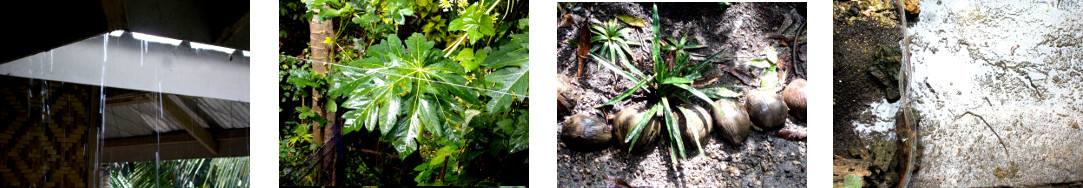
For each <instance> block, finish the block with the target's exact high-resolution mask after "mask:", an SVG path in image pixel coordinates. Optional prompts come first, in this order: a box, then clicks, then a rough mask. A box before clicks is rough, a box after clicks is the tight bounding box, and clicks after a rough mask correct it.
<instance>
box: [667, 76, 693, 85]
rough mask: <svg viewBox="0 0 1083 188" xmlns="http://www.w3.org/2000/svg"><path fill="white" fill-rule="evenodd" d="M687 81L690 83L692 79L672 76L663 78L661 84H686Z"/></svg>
mask: <svg viewBox="0 0 1083 188" xmlns="http://www.w3.org/2000/svg"><path fill="white" fill-rule="evenodd" d="M687 83H692V79H688V78H684V77H672V78H666V79H665V80H662V84H687Z"/></svg>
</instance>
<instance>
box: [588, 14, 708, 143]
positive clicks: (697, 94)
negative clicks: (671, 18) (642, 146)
mask: <svg viewBox="0 0 1083 188" xmlns="http://www.w3.org/2000/svg"><path fill="white" fill-rule="evenodd" d="M652 19H653V22H652V23H653V24H654V26H653V28H654V30H653V31H654V33H653V34H654V38H655V39H661V38H662V35H661V30H660V26H659V25H660V23H661V22H660V20H659V19H658V8H657V7H655V8H654V12H653V15H652ZM671 41H672V40H671ZM659 43H660V42H659V40H652V45H651V46H652V48H651V52H652V54H651V59H652V60H653V61H654V73H653V74H651V75H649V76H647V75H644V74H643V73H641V72H639V70H638V69H635V67H633V66H631V65H630V64H625V65H624V68H627V69H628V71H625V70H623V69H621V68H620V67H617V66H616V65H614V64H613V63H611V61H608V60H606V59H603V58H599V57H598V56H595V55H594V54H591V57H593V58H594V59H595V60H596V61H598V62H600V64H602V65H603V66H604V67H606V68H607V69H609V70H612V71H614V72H617V73H618V74H619V75H622V77H623V78H626V79H629V80H631V81H632V82H635V83H636V85H635V86H633V87H631V88H628V89H626V90H624V91H623V92H622V93H621V95H620V96H617V97H614V98H612V99H610V100H609V101H607V102H606V103H604V104H602V105H598V106H597V107H602V106H607V105H611V104H615V103H617V102H620V101H622V100H624V99H625V98H627V97H628V96H631V94H632V93H635V92H636V91H638V90H640V89H644V90H647V91H648V92H649V93H650V96H651V97H655V98H656V99H657V100H655V101H659V102H658V103H655V104H653V105H650V108H649V109H650V110H649V111H648V112H647V114H646V115H644V116H643V117H641V118H642V119H641V120H640V121H639V122H641V123H638V124H636V125H635V127H634V128H633V129H632V131H631V132H630V133H629V135H628V136H627V137H626V139H625V140H622V141H623V142H631V143H633V144H631V145H630V146H629V147H634V146H635V145H634V143H635V142H634V141H635V140H637V139H638V138H639V132H640V131H641V130H642V129H643V127H644V126H645V125H646V123H642V122H648V121H649V118H651V117H652V116H651V114H654V113H655V112H658V111H661V112H662V114H663V117H664V122H665V123H664V124H665V127H664V128H666V130H668V131H667V132H668V133H669V134H668V135H667V138H668V140H670V142H672V143H673V144H670V147H671V148H670V149H671V153H672V154H673V155H671V158H672V159H673V160H674V162H676V155H680V156H681V157H682V158H684V157H685V151H684V143H683V141H682V139H681V135H680V133H681V131H680V130H679V129H678V125H677V122H676V119H675V118H674V117H673V113H674V109H673V107H674V105H671V102H675V101H674V100H680V101H686V102H687V101H689V99H688V97H689V96H692V97H694V98H697V99H700V100H703V101H704V102H706V104H710V105H712V106H713V105H715V104H714V103H713V101H712V100H711V98H709V97H708V95H707V94H705V93H704V92H703V91H701V90H700V89H698V88H694V87H692V86H691V85H690V84H691V83H692V81H693V80H696V79H699V78H700V77H702V76H703V73H704V72H705V71H706V70H707V68H708V66H707V65H708V64H710V63H708V62H710V61H711V60H713V59H714V58H716V57H718V55H720V54H722V51H719V52H718V53H715V54H714V55H712V56H711V57H710V58H708V59H707V60H705V61H703V62H701V63H698V64H693V63H691V62H690V58H689V55H688V54H687V53H676V57H675V58H674V60H673V62H667V61H666V59H664V58H662V57H661V50H662V48H663V47H662V46H661V45H660V44H659ZM684 45H685V44H684V40H683V39H682V40H681V41H680V42H675V43H674V46H671V47H672V48H670V49H672V51H677V50H678V49H687V48H688V47H687V46H684ZM691 47H696V46H691ZM696 147H697V148H698V149H699V150H700V151H701V152H700V154H701V155H702V154H703V152H702V151H703V148H702V146H700V145H699V143H698V142H697V143H696Z"/></svg>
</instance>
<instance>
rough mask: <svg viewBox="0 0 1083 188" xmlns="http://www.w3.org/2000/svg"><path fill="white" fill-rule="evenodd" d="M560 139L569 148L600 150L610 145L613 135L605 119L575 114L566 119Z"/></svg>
mask: <svg viewBox="0 0 1083 188" xmlns="http://www.w3.org/2000/svg"><path fill="white" fill-rule="evenodd" d="M565 121H566V122H567V123H565V124H564V129H563V130H561V132H560V139H561V140H562V141H564V143H565V145H566V146H567V147H568V148H572V149H576V150H587V151H590V150H598V149H602V148H605V147H608V146H609V144H610V140H612V139H613V138H612V137H613V136H612V133H611V131H610V127H609V125H608V124H606V121H605V119H603V118H601V117H597V116H591V115H587V114H575V115H572V117H570V118H568V119H567V120H565Z"/></svg>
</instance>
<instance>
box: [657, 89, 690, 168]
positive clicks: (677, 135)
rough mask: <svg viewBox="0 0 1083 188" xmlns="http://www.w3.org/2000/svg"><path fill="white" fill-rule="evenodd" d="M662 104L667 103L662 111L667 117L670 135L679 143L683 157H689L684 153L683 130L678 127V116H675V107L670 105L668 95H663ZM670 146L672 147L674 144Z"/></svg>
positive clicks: (678, 147)
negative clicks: (672, 107)
mask: <svg viewBox="0 0 1083 188" xmlns="http://www.w3.org/2000/svg"><path fill="white" fill-rule="evenodd" d="M662 104H663V105H665V106H664V107H663V108H662V109H663V111H662V113H664V114H665V117H666V127H667V128H669V136H670V138H673V140H675V142H676V143H677V149H678V150H679V151H680V154H681V159H686V158H688V157H687V156H685V154H684V141H683V140H681V131H680V129H679V128H678V127H677V118H674V117H673V109H671V108H670V106H669V99H668V98H667V97H662ZM670 146H671V147H672V145H670Z"/></svg>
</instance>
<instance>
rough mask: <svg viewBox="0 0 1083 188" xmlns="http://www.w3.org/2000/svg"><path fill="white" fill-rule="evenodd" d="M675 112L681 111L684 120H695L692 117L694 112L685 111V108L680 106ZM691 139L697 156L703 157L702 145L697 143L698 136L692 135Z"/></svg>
mask: <svg viewBox="0 0 1083 188" xmlns="http://www.w3.org/2000/svg"><path fill="white" fill-rule="evenodd" d="M715 109H717V108H715ZM677 110H680V111H681V114H683V115H684V118H685V119H690V118H695V117H693V116H694V114H695V112H693V111H692V110H690V109H687V108H684V107H681V106H677ZM685 121H688V120H685ZM704 123H713V122H704ZM687 126H692V125H687ZM692 138H693V139H694V140H693V141H694V142H695V143H696V149H698V150H699V156H703V153H704V152H703V145H702V144H700V143H699V141H700V139H699V134H695V133H692Z"/></svg>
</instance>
